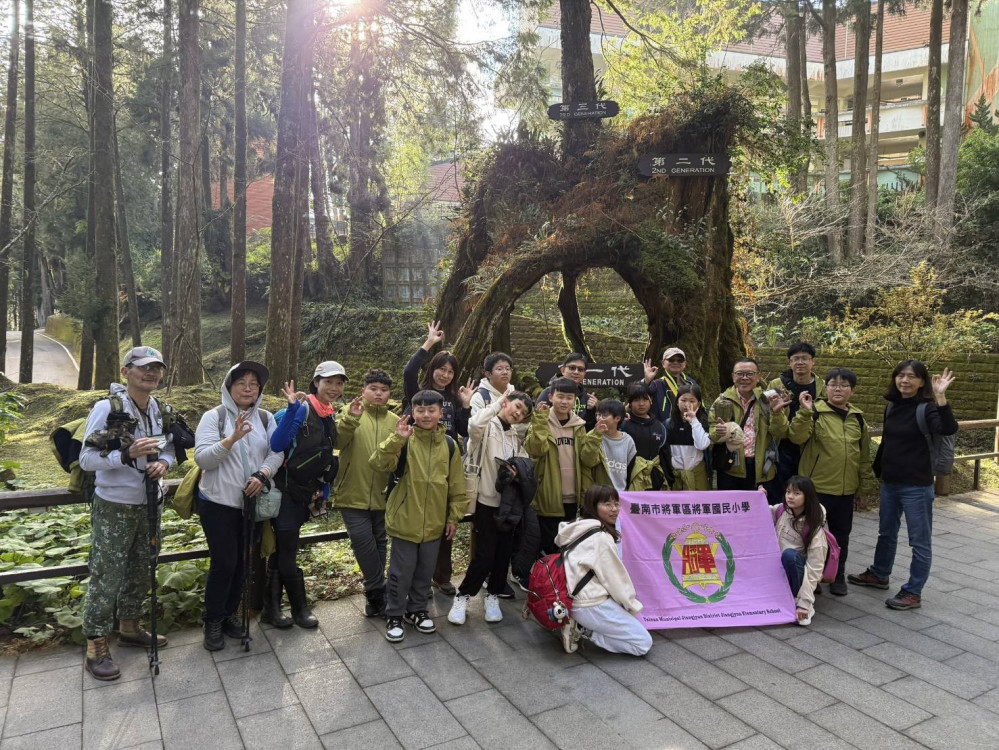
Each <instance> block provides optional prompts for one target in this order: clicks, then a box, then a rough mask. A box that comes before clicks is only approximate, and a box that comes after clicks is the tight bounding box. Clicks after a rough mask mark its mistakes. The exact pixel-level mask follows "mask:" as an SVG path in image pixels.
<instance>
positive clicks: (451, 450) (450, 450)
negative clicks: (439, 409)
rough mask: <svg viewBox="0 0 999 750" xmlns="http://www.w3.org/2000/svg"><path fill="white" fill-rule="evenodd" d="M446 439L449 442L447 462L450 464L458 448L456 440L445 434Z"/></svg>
mask: <svg viewBox="0 0 999 750" xmlns="http://www.w3.org/2000/svg"><path fill="white" fill-rule="evenodd" d="M444 439H445V440H447V460H448V463H450V462H451V459H452V458H454V452H455V450H456V449H457V447H458V446H457V445H456V444H455V442H454V438H453V437H451V436H450V435H448V434H447V433H445V434H444Z"/></svg>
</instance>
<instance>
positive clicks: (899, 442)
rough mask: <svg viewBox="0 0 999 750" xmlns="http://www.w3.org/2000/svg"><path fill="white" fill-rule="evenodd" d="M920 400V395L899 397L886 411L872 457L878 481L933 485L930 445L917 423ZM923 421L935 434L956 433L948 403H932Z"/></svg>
mask: <svg viewBox="0 0 999 750" xmlns="http://www.w3.org/2000/svg"><path fill="white" fill-rule="evenodd" d="M922 402H923V399H921V398H902V399H898V400H897V401H895V402H893V403H892V406H891V411H890V412H889V411H888V410H887V409H886V410H885V428H884V432H883V433H882V435H881V445H880V446H879V447H878V452H877V455H876V456H875V457H874V473H875V474H876V475H877V476H878V477H880V478H881V481H883V482H890V483H892V484H911V485H916V486H918V487H928V486H929V485H931V484H933V467H932V460H931V458H930V447H929V446H928V445H927V444H926V437H925V436H924V435H923V433H922V432H920V431H919V423H918V422H916V407H917V406H919V404H921V403H922ZM926 424H927V426H928V427H929V429H930V432H932V433H934V434H937V435H953V434H954V433H956V432H957V420H955V419H954V412H953V411H952V410H951V408H950V404H947V405H946V406H937V405H936V404H935V403H932V402H931V403H930V404H929V405H928V406H927V408H926Z"/></svg>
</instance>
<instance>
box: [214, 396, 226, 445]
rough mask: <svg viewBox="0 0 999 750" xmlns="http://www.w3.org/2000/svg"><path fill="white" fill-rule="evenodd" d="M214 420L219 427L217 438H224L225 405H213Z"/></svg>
mask: <svg viewBox="0 0 999 750" xmlns="http://www.w3.org/2000/svg"><path fill="white" fill-rule="evenodd" d="M215 421H216V423H217V425H216V426H217V427H218V428H219V440H225V405H223V404H219V405H218V406H216V407H215Z"/></svg>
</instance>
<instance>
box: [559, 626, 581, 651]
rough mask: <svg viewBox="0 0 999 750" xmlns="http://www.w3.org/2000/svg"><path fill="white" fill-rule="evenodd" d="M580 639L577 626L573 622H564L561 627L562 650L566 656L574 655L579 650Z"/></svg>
mask: <svg viewBox="0 0 999 750" xmlns="http://www.w3.org/2000/svg"><path fill="white" fill-rule="evenodd" d="M582 637H583V633H582V630H581V629H580V627H579V625H577V624H576V622H575V621H574V620H566V621H565V625H563V626H562V648H563V649H564V650H565V652H566V653H567V654H574V653H576V651H578V650H579V641H580V639H581V638H582Z"/></svg>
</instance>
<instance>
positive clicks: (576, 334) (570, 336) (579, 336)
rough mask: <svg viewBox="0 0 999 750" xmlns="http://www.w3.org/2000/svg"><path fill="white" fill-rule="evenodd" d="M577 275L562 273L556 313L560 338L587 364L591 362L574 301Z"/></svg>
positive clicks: (576, 302)
mask: <svg viewBox="0 0 999 750" xmlns="http://www.w3.org/2000/svg"><path fill="white" fill-rule="evenodd" d="M578 280H579V274H577V273H574V272H572V271H565V272H563V273H562V288H561V289H559V290H558V311H559V312H560V313H561V314H562V336H563V338H565V343H566V345H567V346H568V347H569V351H571V352H579V353H580V354H582V355H583V356H584V357H586V361H587V362H592V361H593V355H592V354H590V350H589V348H588V347H587V346H586V337H585V335H584V334H583V323H582V322H581V321H580V319H579V302H578V301H577V300H576V283H577V282H578Z"/></svg>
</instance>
